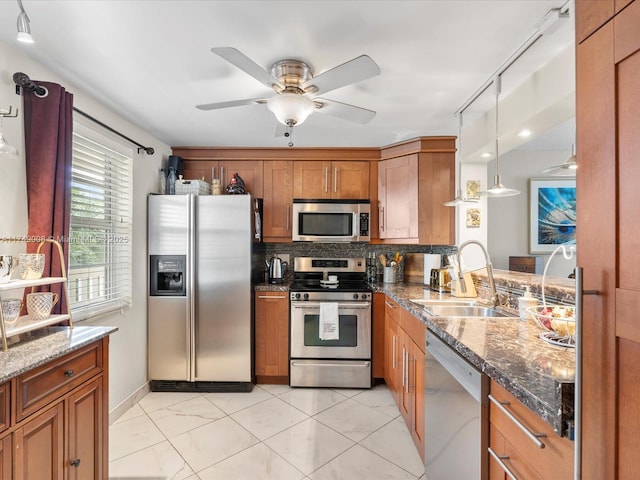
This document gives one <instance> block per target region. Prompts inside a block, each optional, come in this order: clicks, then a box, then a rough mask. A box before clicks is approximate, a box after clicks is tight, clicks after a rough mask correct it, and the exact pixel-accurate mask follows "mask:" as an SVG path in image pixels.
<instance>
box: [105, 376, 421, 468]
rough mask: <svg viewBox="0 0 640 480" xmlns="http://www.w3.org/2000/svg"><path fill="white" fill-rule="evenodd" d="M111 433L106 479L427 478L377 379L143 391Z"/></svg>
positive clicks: (385, 392)
mask: <svg viewBox="0 0 640 480" xmlns="http://www.w3.org/2000/svg"><path fill="white" fill-rule="evenodd" d="M109 437H110V438H109V460H110V463H109V478H110V479H127V480H132V479H134V478H135V479H139V480H161V479H162V480H164V479H175V480H180V479H186V480H214V479H215V480H226V479H233V480H263V479H265V480H267V479H268V480H272V479H273V480H325V479H326V480H341V479H344V480H361V479H367V480H378V479H380V480H382V479H385V480H386V479H388V480H392V479H393V480H395V479H403V480H404V479H406V480H417V479H420V480H425V477H424V466H423V465H422V461H421V460H420V457H419V456H418V453H417V451H416V448H415V446H414V444H413V442H412V440H411V437H410V435H409V432H408V430H407V427H406V426H405V424H404V422H403V420H402V417H401V416H400V412H399V411H398V408H397V407H396V405H395V403H394V401H393V398H392V397H391V394H390V393H389V390H388V389H387V387H386V386H384V385H378V386H376V387H375V388H373V389H371V390H344V389H336V390H330V389H307V388H289V387H288V386H285V385H260V386H256V387H255V388H254V389H253V391H252V392H251V393H203V394H201V393H159V392H155V393H149V394H148V395H147V396H145V397H144V398H143V399H142V400H141V401H140V402H139V403H138V404H137V405H135V406H134V407H132V408H131V409H130V410H129V411H127V413H125V414H124V415H123V416H122V417H121V418H120V419H118V421H117V422H115V423H114V424H113V425H111V427H110V430H109Z"/></svg>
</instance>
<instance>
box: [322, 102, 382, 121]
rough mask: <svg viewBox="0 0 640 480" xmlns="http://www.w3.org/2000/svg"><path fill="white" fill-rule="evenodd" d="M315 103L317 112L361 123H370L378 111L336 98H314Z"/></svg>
mask: <svg viewBox="0 0 640 480" xmlns="http://www.w3.org/2000/svg"><path fill="white" fill-rule="evenodd" d="M313 103H315V104H316V112H320V113H326V114H328V115H332V116H334V117H338V118H343V119H345V120H349V121H350V122H355V123H361V124H362V125H364V124H365V123H369V122H370V121H371V120H372V119H373V117H375V116H376V112H374V111H373V110H368V109H366V108H362V107H356V106H355V105H349V104H348V103H341V102H336V101H335V100H327V99H324V98H314V99H313Z"/></svg>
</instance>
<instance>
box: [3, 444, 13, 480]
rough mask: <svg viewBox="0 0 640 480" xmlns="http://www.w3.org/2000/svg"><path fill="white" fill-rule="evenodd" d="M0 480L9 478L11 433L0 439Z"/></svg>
mask: <svg viewBox="0 0 640 480" xmlns="http://www.w3.org/2000/svg"><path fill="white" fill-rule="evenodd" d="M0 480H11V435H7V436H5V437H4V438H2V439H0Z"/></svg>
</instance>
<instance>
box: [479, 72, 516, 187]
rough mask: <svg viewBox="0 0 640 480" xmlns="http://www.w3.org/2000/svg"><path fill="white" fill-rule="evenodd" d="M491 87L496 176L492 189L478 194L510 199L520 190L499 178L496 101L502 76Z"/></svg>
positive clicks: (500, 88)
mask: <svg viewBox="0 0 640 480" xmlns="http://www.w3.org/2000/svg"><path fill="white" fill-rule="evenodd" d="M493 85H494V87H495V89H496V174H495V177H494V183H493V187H491V188H489V189H488V190H486V191H483V192H480V195H485V196H487V197H511V196H513V195H520V190H514V189H513V188H508V187H505V186H504V185H503V184H502V179H501V177H500V152H499V151H498V99H499V97H500V91H501V90H502V76H501V75H500V74H498V75H496V78H495V79H494V80H493Z"/></svg>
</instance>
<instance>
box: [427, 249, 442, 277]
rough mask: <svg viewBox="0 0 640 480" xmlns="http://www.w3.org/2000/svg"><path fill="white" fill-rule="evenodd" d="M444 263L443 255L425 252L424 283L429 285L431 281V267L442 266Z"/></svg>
mask: <svg viewBox="0 0 640 480" xmlns="http://www.w3.org/2000/svg"><path fill="white" fill-rule="evenodd" d="M441 265H442V255H440V254H438V253H425V254H424V283H425V284H426V285H429V283H430V281H431V269H432V268H440V266H441Z"/></svg>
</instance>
